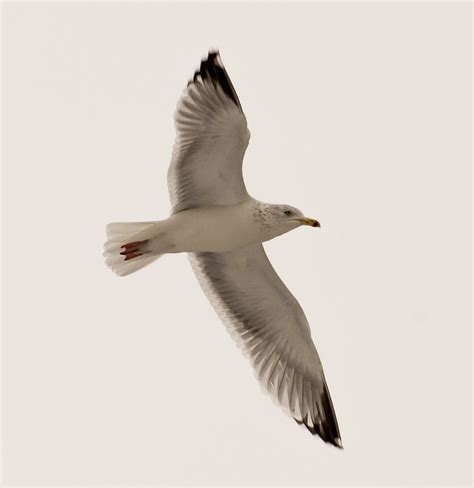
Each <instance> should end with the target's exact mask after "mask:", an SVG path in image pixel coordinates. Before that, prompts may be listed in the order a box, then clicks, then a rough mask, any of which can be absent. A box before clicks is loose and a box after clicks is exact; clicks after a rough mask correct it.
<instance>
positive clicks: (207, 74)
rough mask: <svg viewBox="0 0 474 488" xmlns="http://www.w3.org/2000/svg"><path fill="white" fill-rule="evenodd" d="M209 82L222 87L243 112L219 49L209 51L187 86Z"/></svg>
mask: <svg viewBox="0 0 474 488" xmlns="http://www.w3.org/2000/svg"><path fill="white" fill-rule="evenodd" d="M205 80H207V81H209V82H211V83H212V84H213V85H214V86H218V85H219V86H220V88H221V89H222V90H223V92H224V93H225V94H226V95H227V96H228V97H229V98H230V99H231V100H232V101H233V103H235V105H236V106H237V107H238V108H239V109H240V110H242V106H241V105H240V101H239V97H238V96H237V93H236V91H235V88H234V87H233V85H232V82H231V81H230V78H229V75H228V74H227V71H226V69H225V68H224V64H223V63H222V59H221V56H220V52H219V50H218V49H212V48H211V49H209V51H208V53H207V56H206V57H204V58H202V59H201V64H200V66H199V69H198V70H196V71H195V73H194V76H193V79H192V80H190V81H189V82H188V84H187V87H188V88H189V86H190V85H191V84H193V83H202V82H203V81H205Z"/></svg>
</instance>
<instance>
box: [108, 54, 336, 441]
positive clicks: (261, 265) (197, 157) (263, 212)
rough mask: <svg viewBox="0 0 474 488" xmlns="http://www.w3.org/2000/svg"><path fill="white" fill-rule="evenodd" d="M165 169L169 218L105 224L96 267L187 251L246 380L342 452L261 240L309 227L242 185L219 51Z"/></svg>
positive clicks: (190, 93) (236, 129)
mask: <svg viewBox="0 0 474 488" xmlns="http://www.w3.org/2000/svg"><path fill="white" fill-rule="evenodd" d="M175 126H176V141H175V145H174V148H173V152H172V158H171V164H170V167H169V170H168V189H169V194H170V200H171V207H172V208H171V214H170V216H169V217H168V218H167V219H165V220H160V221H153V222H127V223H112V224H108V225H107V227H106V234H107V242H106V243H105V245H104V256H105V260H106V264H107V265H108V266H109V267H110V268H111V269H112V271H114V272H115V273H116V274H117V275H119V276H125V275H128V274H130V273H133V272H135V271H137V270H139V269H141V268H143V267H144V266H147V265H148V264H150V263H151V262H153V261H155V260H156V259H158V258H159V257H160V256H162V255H164V254H167V253H182V252H185V253H187V254H188V257H189V259H190V262H191V265H192V268H193V270H194V273H195V275H196V277H197V279H198V281H199V283H200V285H201V288H202V290H203V291H204V293H205V294H206V296H207V298H208V299H209V301H210V303H211V305H212V306H213V307H214V309H215V311H216V312H217V314H218V316H219V317H220V319H221V320H222V322H223V323H224V324H225V326H226V328H227V330H228V331H229V332H230V334H231V336H232V337H233V339H234V340H235V342H236V343H237V345H238V346H240V348H242V349H243V351H244V353H245V354H246V355H247V356H248V358H249V359H250V361H251V364H252V366H253V368H254V369H255V373H256V376H257V377H258V380H259V382H260V383H261V385H262V386H263V388H264V390H266V391H267V392H268V393H269V394H270V395H271V396H272V398H273V399H274V400H275V401H276V402H277V403H278V404H279V405H280V406H281V407H282V408H283V409H284V410H285V411H286V412H287V413H288V414H289V415H290V416H292V417H293V418H294V419H295V420H296V422H298V423H299V424H304V425H305V426H306V427H307V428H308V430H309V431H310V432H311V433H312V434H314V435H319V436H320V437H321V438H322V439H323V440H324V441H325V442H328V443H331V444H333V445H334V446H336V447H339V448H342V442H341V435H340V433H339V428H338V425H337V420H336V414H335V412H334V408H333V404H332V401H331V397H330V394H329V390H328V386H327V384H326V380H325V376H324V372H323V368H322V365H321V361H320V359H319V356H318V353H317V351H316V348H315V346H314V343H313V341H312V339H311V330H310V327H309V324H308V321H307V319H306V317H305V314H304V312H303V310H302V308H301V306H300V304H299V303H298V301H297V300H296V298H295V297H294V296H293V295H292V294H291V293H290V291H289V290H288V288H287V287H286V286H285V284H284V283H283V281H282V280H281V279H280V278H279V276H278V275H277V273H276V272H275V270H274V269H273V267H272V265H271V263H270V261H269V260H268V257H267V255H266V254H265V251H264V248H263V245H262V243H263V242H265V241H268V240H270V239H273V238H274V237H277V236H279V235H281V234H284V233H286V232H289V231H291V230H293V229H296V228H297V227H300V226H302V225H307V226H311V227H319V222H318V221H317V220H314V219H312V218H308V217H305V216H304V214H303V213H302V212H301V211H300V210H298V209H296V208H294V207H292V206H290V205H280V204H279V205H275V204H270V203H264V202H261V201H258V200H256V199H254V198H252V197H251V196H250V195H249V194H248V192H247V190H246V187H245V183H244V180H243V176H242V163H243V158H244V154H245V150H246V148H247V146H248V143H249V139H250V132H249V130H248V128H247V120H246V117H245V115H244V112H243V110H242V106H241V104H240V101H239V98H238V97H237V93H236V91H235V89H234V87H233V85H232V83H231V81H230V78H229V76H228V74H227V72H226V70H225V68H224V65H223V64H222V61H221V58H220V55H219V52H217V51H215V52H212V51H211V52H209V53H208V55H207V58H206V59H203V60H202V62H201V65H200V68H199V69H198V70H197V71H196V72H195V74H194V77H193V79H192V80H191V81H189V83H188V85H187V87H186V89H185V91H184V93H183V95H182V97H181V99H180V100H179V102H178V106H177V109H176V113H175Z"/></svg>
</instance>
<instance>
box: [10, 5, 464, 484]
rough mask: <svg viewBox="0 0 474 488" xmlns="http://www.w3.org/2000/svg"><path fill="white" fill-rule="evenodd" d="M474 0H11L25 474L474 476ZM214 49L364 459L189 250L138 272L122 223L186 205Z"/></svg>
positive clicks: (162, 479) (69, 478)
mask: <svg viewBox="0 0 474 488" xmlns="http://www.w3.org/2000/svg"><path fill="white" fill-rule="evenodd" d="M470 35H471V6H470V5H469V4H467V3H465V4H455V3H450V4H447V3H446V4H443V3H436V4H410V3H403V4H390V3H380V4H375V3H366V4H364V3H361V4H344V3H335V4H328V3H318V4H296V3H295V4H291V5H288V4H266V5H262V4H260V5H256V4H254V5H248V4H227V5H217V4H210V5H192V6H190V5H187V4H174V5H173V4H150V3H147V4H126V3H104V4H100V3H97V4H74V3H66V4H59V3H51V4H46V3H45V4H41V3H37V4H27V3H16V4H6V5H3V41H4V47H3V70H2V71H3V107H4V109H3V110H4V111H3V116H4V119H3V122H4V165H3V181H4V186H3V198H4V200H3V202H4V215H3V238H4V256H3V266H4V268H3V269H4V277H5V281H4V305H5V308H4V320H3V351H2V360H3V368H2V370H3V378H2V393H3V395H2V396H3V418H2V436H3V463H4V465H3V467H4V481H5V482H6V483H7V484H15V483H17V484H30V485H34V484H41V483H43V484H54V483H59V484H79V485H92V484H96V485H101V484H130V485H138V484H151V483H157V484H208V485H216V484H224V485H230V484H234V485H235V484H240V485H248V484H256V485H257V484H291V485H300V484H301V485H304V484H306V485H318V484H319V485H337V484H376V485H382V484H398V483H403V484H426V485H434V484H461V483H465V484H468V483H469V480H470V460H471V418H470V416H471V372H470V365H471V362H470V361H471V352H470V344H471V330H470V314H471V309H470V269H471V233H470V228H471V227H470V226H471V213H470V212H471V210H470V195H471V188H470V182H471V168H470V134H471V132H470V131H471V125H470V124H471V122H470V108H471V92H470V90H471V70H470V63H471V47H470V42H471V38H470ZM210 47H218V48H220V50H221V54H222V59H223V61H224V63H225V65H226V67H227V69H228V72H229V74H230V76H231V79H232V80H233V83H234V85H235V87H236V89H237V92H238V94H239V97H240V100H241V102H242V105H243V107H244V110H245V112H246V115H247V119H248V121H249V127H250V130H251V132H252V137H251V142H250V146H249V149H248V151H247V155H246V160H245V168H244V170H245V178H246V181H247V186H248V189H249V191H250V192H251V193H252V194H253V195H254V196H255V197H256V198H259V199H261V200H265V201H270V202H278V203H283V202H285V203H289V204H293V205H295V206H297V207H299V208H301V209H303V210H304V211H305V213H307V214H308V215H310V216H312V217H315V218H317V219H318V220H320V221H321V223H322V228H321V229H318V230H313V229H310V228H302V229H299V230H297V231H295V232H293V233H290V234H288V235H285V236H283V237H281V238H279V239H277V240H275V241H273V242H270V243H268V244H267V245H266V249H267V252H268V254H269V256H270V258H271V260H272V262H273V263H274V266H275V268H276V269H277V271H278V272H279V274H280V275H281V277H282V278H283V280H284V281H285V282H286V283H287V285H288V286H289V288H290V289H291V290H292V291H293V293H294V294H295V296H296V297H298V299H299V301H300V303H301V305H302V307H303V309H304V310H305V312H306V315H307V317H308V319H309V321H310V323H311V327H312V331H313V338H314V340H315V343H316V345H317V347H318V350H319V352H320V355H321V358H322V361H323V364H324V367H325V371H326V376H327V379H328V383H329V387H330V390H331V394H332V397H333V401H334V405H335V409H336V412H337V416H338V420H339V425H340V428H341V433H342V438H343V442H344V446H345V450H344V451H339V450H337V449H334V448H332V447H331V446H329V445H325V444H324V443H323V442H321V441H320V440H319V439H318V438H313V437H312V436H311V435H309V433H308V432H306V431H305V430H304V429H302V428H298V426H297V425H296V424H295V423H294V422H293V421H292V420H291V419H289V418H287V417H286V416H285V415H284V414H283V413H282V412H281V411H280V410H279V409H278V408H277V407H275V406H274V405H273V404H272V402H271V401H270V400H269V398H268V397H266V396H264V395H263V394H262V393H261V391H260V389H259V386H258V384H257V382H256V381H255V379H254V376H253V373H252V371H251V368H250V366H249V364H248V362H247V361H246V360H245V359H244V357H243V356H242V355H241V353H240V352H239V350H238V349H237V348H236V347H235V346H234V344H233V342H232V340H231V339H230V337H229V336H228V335H227V333H226V331H225V329H224V327H223V326H222V325H221V324H220V323H219V321H218V319H217V317H216V316H215V314H214V312H213V310H212V309H211V307H210V305H209V304H208V302H207V300H206V298H205V297H204V295H203V294H202V292H201V291H200V289H199V287H198V285H197V283H196V281H195V279H194V277H193V275H192V272H191V269H190V266H189V263H188V262H187V259H186V257H185V256H182V255H178V256H168V257H165V258H163V259H161V260H160V261H158V262H157V263H155V264H154V265H153V266H151V267H149V268H147V269H145V270H143V271H141V272H139V273H137V274H136V275H132V276H129V277H127V278H123V279H120V278H117V277H116V276H115V275H113V274H112V273H111V272H110V271H109V270H108V269H107V268H106V267H105V266H104V264H103V258H102V255H101V253H102V243H103V241H104V238H105V235H104V226H105V224H106V223H107V222H110V221H120V220H122V221H129V220H131V221H134V220H152V219H159V218H163V217H165V216H166V215H167V214H168V208H169V204H168V194H167V187H166V180H165V177H166V171H167V167H168V163H169V159H170V153H171V147H172V143H173V139H174V128H173V123H172V115H173V112H174V109H175V105H176V101H177V99H178V97H179V96H180V94H181V92H182V90H183V88H184V86H185V84H186V82H187V80H188V79H189V78H190V77H191V76H192V74H193V72H194V69H195V68H196V67H197V66H198V64H199V62H200V59H201V57H202V56H204V55H205V54H206V52H207V49H208V48H210Z"/></svg>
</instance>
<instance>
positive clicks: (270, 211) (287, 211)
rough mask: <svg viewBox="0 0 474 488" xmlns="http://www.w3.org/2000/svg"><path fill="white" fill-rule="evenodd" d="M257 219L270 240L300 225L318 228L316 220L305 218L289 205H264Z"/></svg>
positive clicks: (299, 211) (300, 212)
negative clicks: (268, 234)
mask: <svg viewBox="0 0 474 488" xmlns="http://www.w3.org/2000/svg"><path fill="white" fill-rule="evenodd" d="M258 217H259V218H260V219H261V222H262V225H263V227H264V228H266V229H267V231H269V232H270V233H271V235H272V236H271V237H270V239H272V238H273V237H276V236H278V235H281V234H285V233H286V232H289V231H290V230H293V229H296V228H297V227H300V226H302V225H309V226H311V227H320V224H319V222H318V221H317V220H315V219H311V218H309V217H305V215H304V214H303V212H302V211H301V210H298V209H297V208H295V207H291V206H290V205H265V207H264V208H263V209H261V210H260V211H259V214H258Z"/></svg>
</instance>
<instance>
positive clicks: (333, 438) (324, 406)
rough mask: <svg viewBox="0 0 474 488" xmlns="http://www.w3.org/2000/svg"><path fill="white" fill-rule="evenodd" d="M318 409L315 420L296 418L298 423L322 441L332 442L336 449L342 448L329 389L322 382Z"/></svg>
mask: <svg viewBox="0 0 474 488" xmlns="http://www.w3.org/2000/svg"><path fill="white" fill-rule="evenodd" d="M318 403H319V404H320V411H319V416H318V418H317V419H315V420H317V422H314V421H313V422H309V421H308V418H304V419H303V420H297V419H295V420H296V423H297V424H299V425H302V424H303V425H304V426H305V427H306V428H307V429H308V430H309V431H310V432H311V434H313V435H317V436H319V437H320V438H321V439H322V440H323V441H324V442H326V443H328V444H332V445H333V446H335V447H337V448H338V449H344V447H343V445H342V439H341V434H340V433H339V426H338V425H337V419H336V413H335V412H334V407H333V404H332V400H331V396H330V394H329V389H328V386H327V384H326V382H324V388H323V391H322V392H321V395H320V397H319V402H318Z"/></svg>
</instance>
